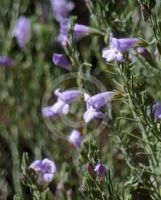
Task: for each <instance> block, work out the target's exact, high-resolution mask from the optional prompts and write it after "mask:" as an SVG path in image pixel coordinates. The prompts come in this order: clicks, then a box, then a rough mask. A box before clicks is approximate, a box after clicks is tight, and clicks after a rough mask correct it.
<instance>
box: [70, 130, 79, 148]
mask: <svg viewBox="0 0 161 200" xmlns="http://www.w3.org/2000/svg"><path fill="white" fill-rule="evenodd" d="M68 140H69V142H70V143H71V144H73V146H74V147H76V148H80V146H81V134H80V132H79V131H78V130H76V129H73V130H72V132H71V133H70V135H69V136H68Z"/></svg>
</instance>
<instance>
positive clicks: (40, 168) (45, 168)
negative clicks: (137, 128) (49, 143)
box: [29, 158, 57, 185]
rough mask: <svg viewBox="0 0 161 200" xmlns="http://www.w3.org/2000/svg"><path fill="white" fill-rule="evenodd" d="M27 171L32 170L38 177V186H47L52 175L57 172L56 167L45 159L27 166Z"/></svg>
mask: <svg viewBox="0 0 161 200" xmlns="http://www.w3.org/2000/svg"><path fill="white" fill-rule="evenodd" d="M29 169H33V170H34V171H35V173H37V175H38V176H39V184H41V185H42V184H43V185H44V184H45V185H46V184H49V183H50V182H51V181H52V180H53V178H54V173H55V172H56V171H57V169H56V165H55V163H54V162H53V161H51V160H49V159H47V158H45V159H43V160H42V161H41V160H36V161H34V162H33V163H31V165H30V166H29Z"/></svg>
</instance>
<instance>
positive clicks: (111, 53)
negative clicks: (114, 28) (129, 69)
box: [102, 34, 143, 62]
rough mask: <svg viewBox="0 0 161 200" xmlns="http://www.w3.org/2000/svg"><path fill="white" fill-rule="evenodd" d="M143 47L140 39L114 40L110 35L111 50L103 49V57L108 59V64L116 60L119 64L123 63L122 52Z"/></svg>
mask: <svg viewBox="0 0 161 200" xmlns="http://www.w3.org/2000/svg"><path fill="white" fill-rule="evenodd" d="M141 45H143V43H142V41H141V40H140V39H138V38H121V39H117V38H114V37H113V35H112V34H110V48H109V49H107V48H105V49H103V52H102V57H103V58H105V59H106V61H107V62H109V61H111V60H115V61H117V62H122V61H123V55H122V53H121V52H122V51H125V50H128V49H130V48H134V47H139V46H141Z"/></svg>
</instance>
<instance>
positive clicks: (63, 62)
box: [52, 53, 72, 70]
mask: <svg viewBox="0 0 161 200" xmlns="http://www.w3.org/2000/svg"><path fill="white" fill-rule="evenodd" d="M52 60H53V63H54V64H55V65H57V66H59V67H61V68H64V69H67V70H71V68H72V65H71V63H70V61H69V60H68V59H66V57H65V56H64V55H62V54H58V53H54V54H53V58H52Z"/></svg>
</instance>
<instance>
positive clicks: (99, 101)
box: [84, 92, 115, 110]
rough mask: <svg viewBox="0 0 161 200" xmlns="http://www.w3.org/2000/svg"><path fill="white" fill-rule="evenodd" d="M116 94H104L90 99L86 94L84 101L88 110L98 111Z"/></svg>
mask: <svg viewBox="0 0 161 200" xmlns="http://www.w3.org/2000/svg"><path fill="white" fill-rule="evenodd" d="M114 94H115V92H102V93H99V94H96V95H94V96H92V97H90V96H89V95H88V94H84V100H85V101H86V104H87V108H89V107H91V106H92V107H93V108H95V109H96V110H98V109H100V108H101V107H102V106H104V105H105V104H106V103H107V102H110V101H111V100H112V98H113V96H114Z"/></svg>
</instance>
